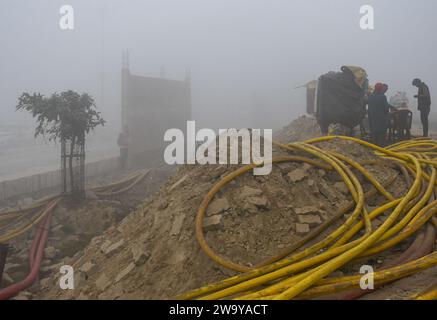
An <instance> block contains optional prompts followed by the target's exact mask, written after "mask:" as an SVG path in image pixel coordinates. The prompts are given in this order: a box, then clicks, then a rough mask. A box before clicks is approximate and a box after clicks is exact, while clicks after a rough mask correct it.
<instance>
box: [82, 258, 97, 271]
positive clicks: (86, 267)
mask: <svg viewBox="0 0 437 320" xmlns="http://www.w3.org/2000/svg"><path fill="white" fill-rule="evenodd" d="M95 267H96V265H95V264H94V263H92V262H91V261H87V262H85V263H84V264H83V265H82V266H81V267H80V268H79V271H81V272H83V273H85V274H87V273H90V272H92V271H93V270H94V269H95Z"/></svg>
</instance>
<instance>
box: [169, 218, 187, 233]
mask: <svg viewBox="0 0 437 320" xmlns="http://www.w3.org/2000/svg"><path fill="white" fill-rule="evenodd" d="M184 220H185V213H182V212H179V213H178V214H177V215H176V217H175V218H174V221H173V225H172V227H171V231H170V235H172V236H177V235H179V234H180V233H181V229H182V225H183V223H184Z"/></svg>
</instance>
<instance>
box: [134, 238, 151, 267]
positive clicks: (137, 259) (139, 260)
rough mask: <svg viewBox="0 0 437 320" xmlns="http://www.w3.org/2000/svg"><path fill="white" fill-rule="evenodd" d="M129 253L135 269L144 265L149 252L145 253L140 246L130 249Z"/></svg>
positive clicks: (143, 248) (142, 246)
mask: <svg viewBox="0 0 437 320" xmlns="http://www.w3.org/2000/svg"><path fill="white" fill-rule="evenodd" d="M131 251H132V258H133V260H134V263H135V265H136V266H137V267H138V266H141V265H143V264H144V263H146V261H147V260H148V259H149V258H150V252H148V251H146V250H145V247H144V245H142V244H139V245H136V246H134V247H132V249H131Z"/></svg>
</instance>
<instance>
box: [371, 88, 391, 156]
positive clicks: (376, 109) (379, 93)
mask: <svg viewBox="0 0 437 320" xmlns="http://www.w3.org/2000/svg"><path fill="white" fill-rule="evenodd" d="M387 90H388V86H387V85H386V86H384V85H383V84H382V83H377V84H376V85H375V90H374V92H373V93H372V94H371V95H369V98H368V102H367V104H368V115H369V127H370V136H371V138H372V142H373V143H374V144H376V145H378V146H381V147H383V146H385V143H386V135H387V128H388V113H389V110H390V105H389V103H388V101H387V97H386V95H385V93H386V92H387Z"/></svg>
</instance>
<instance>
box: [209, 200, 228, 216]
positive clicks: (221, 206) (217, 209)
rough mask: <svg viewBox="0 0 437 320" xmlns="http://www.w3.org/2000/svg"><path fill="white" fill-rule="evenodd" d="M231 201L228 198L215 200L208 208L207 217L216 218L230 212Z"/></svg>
mask: <svg viewBox="0 0 437 320" xmlns="http://www.w3.org/2000/svg"><path fill="white" fill-rule="evenodd" d="M229 208H230V206H229V201H228V199H226V198H219V199H214V200H213V201H212V202H211V203H210V204H209V206H208V209H207V215H208V216H214V215H216V214H219V213H222V212H224V211H226V210H229Z"/></svg>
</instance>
